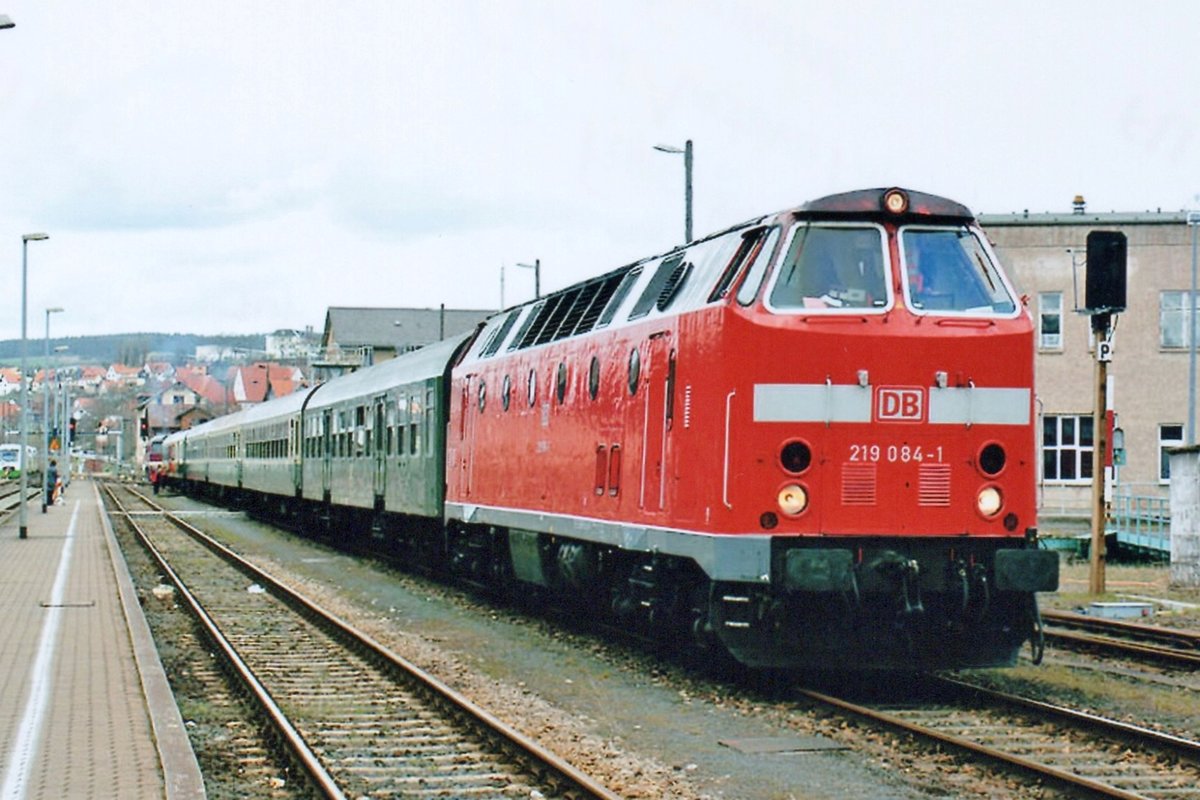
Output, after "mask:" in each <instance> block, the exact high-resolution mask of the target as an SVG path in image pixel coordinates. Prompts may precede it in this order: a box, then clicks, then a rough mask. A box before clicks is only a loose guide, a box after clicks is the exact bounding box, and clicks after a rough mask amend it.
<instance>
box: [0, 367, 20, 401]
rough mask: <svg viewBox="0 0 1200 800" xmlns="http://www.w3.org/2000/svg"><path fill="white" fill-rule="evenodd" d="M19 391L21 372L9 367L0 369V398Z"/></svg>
mask: <svg viewBox="0 0 1200 800" xmlns="http://www.w3.org/2000/svg"><path fill="white" fill-rule="evenodd" d="M19 391H21V371H20V370H19V369H12V368H9V367H4V368H0V397H4V396H5V395H9V394H12V393H13V392H19Z"/></svg>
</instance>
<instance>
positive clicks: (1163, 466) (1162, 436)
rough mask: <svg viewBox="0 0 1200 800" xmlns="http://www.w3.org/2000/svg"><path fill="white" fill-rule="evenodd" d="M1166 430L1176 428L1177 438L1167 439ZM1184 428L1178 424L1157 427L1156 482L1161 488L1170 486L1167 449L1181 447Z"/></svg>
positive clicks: (1163, 424) (1168, 423)
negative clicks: (1177, 430) (1177, 431)
mask: <svg viewBox="0 0 1200 800" xmlns="http://www.w3.org/2000/svg"><path fill="white" fill-rule="evenodd" d="M1167 428H1178V429H1179V436H1178V438H1175V437H1172V438H1169V439H1168V438H1167V436H1166V433H1167V431H1166V429H1167ZM1183 434H1184V426H1183V425H1182V424H1180V423H1178V422H1163V423H1160V424H1159V426H1158V482H1159V484H1160V485H1162V486H1170V485H1171V466H1170V459H1169V458H1168V457H1167V453H1166V451H1167V449H1168V448H1171V447H1183Z"/></svg>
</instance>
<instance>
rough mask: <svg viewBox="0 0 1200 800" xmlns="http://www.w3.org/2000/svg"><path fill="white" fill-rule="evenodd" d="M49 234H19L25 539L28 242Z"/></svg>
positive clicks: (25, 520)
mask: <svg viewBox="0 0 1200 800" xmlns="http://www.w3.org/2000/svg"><path fill="white" fill-rule="evenodd" d="M49 238H50V235H49V234H46V233H26V234H22V236H21V458H20V462H19V463H20V464H21V480H20V483H18V484H17V485H18V488H19V490H20V498H21V500H20V506H19V508H20V511H19V512H18V514H17V520H18V522H17V530H18V531H19V533H18V536H19V537H20V538H22V539H25V538H27V537H28V536H29V515H28V512H27V511H26V510H25V492H26V491H27V488H28V486H29V478H28V477H26V475H27V473H28V472H29V458H28V453H27V452H26V451H27V449H28V447H29V379H28V376H27V375H26V366H25V362H26V356H27V349H28V347H27V344H26V342H27V339H26V335H25V330H26V316H27V315H26V313H25V309H26V298H27V296H28V295H27V292H26V287H27V285H28V280H27V278H28V275H29V268H28V266H29V243H30V242H41V241H45V240H46V239H49Z"/></svg>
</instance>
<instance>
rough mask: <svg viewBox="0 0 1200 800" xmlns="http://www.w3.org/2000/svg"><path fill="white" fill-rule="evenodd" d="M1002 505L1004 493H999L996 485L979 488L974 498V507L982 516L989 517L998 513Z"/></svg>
mask: <svg viewBox="0 0 1200 800" xmlns="http://www.w3.org/2000/svg"><path fill="white" fill-rule="evenodd" d="M1003 507H1004V495H1002V494H1000V489H999V488H998V487H995V486H985V487H983V488H982V489H980V490H979V494H978V496H976V498H975V508H976V510H978V511H979V513H980V514H981V515H982V516H984V517H986V518H987V519H991V518H992V517H994V516H996V515H997V514H999V513H1000V509H1001V508H1003Z"/></svg>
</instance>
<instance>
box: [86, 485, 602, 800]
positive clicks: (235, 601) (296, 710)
mask: <svg viewBox="0 0 1200 800" xmlns="http://www.w3.org/2000/svg"><path fill="white" fill-rule="evenodd" d="M105 491H106V493H107V495H108V497H109V500H110V502H111V503H112V504H113V506H114V507H115V509H116V512H115V513H117V514H123V515H125V516H126V517H127V518H128V520H129V522H130V524H131V526H132V527H133V528H134V529H135V531H136V535H137V536H138V537H139V539H140V540H141V541H142V542H143V544H144V545H145V546H146V547H147V549H148V550H149V551H150V552H151V554H152V556H153V557H154V559H155V560H156V561H157V562H158V564H159V566H160V567H161V569H162V570H163V572H164V574H165V575H166V576H168V578H169V580H170V581H171V582H172V583H174V585H175V590H176V592H177V593H178V595H179V597H180V600H181V602H182V603H183V604H184V605H186V606H188V607H190V608H191V610H192V613H193V614H195V615H196V617H197V619H198V620H199V621H200V624H201V625H202V626H203V627H204V629H205V630H206V632H207V635H208V636H209V638H210V639H211V640H212V642H213V643H214V645H215V648H216V650H217V651H218V655H219V656H220V657H222V658H224V659H225V660H227V662H228V664H229V670H230V671H232V672H233V674H236V675H237V676H238V678H239V679H240V681H241V683H242V684H243V685H244V686H245V687H246V690H247V691H248V692H249V693H250V694H251V695H252V696H253V697H254V698H255V700H256V702H257V705H258V707H259V708H261V709H262V712H263V714H264V715H265V717H266V718H267V719H268V720H269V724H270V725H271V726H272V728H273V729H274V731H275V732H276V738H277V739H278V741H280V742H281V743H283V745H284V747H285V748H286V749H287V751H288V753H289V757H290V759H291V760H292V761H293V762H294V763H295V764H296V765H298V766H299V767H300V768H301V769H302V771H303V772H304V773H305V774H307V775H308V777H309V779H310V780H311V782H312V784H313V786H314V787H315V788H316V790H317V792H318V793H319V794H320V795H321V796H323V797H334V798H341V797H362V796H370V797H389V796H404V797H478V798H512V797H538V796H541V797H547V798H548V797H564V798H572V799H573V800H584V799H585V798H586V799H599V798H605V799H606V800H615V798H616V797H617V795H615V794H614V793H612V792H610V791H609V790H608V789H606V788H605V787H604V786H602V785H600V784H599V783H598V782H596V781H594V780H592V779H591V778H590V777H589V776H587V775H585V774H583V773H582V772H580V771H579V770H577V769H575V768H574V767H573V766H571V765H570V764H567V763H566V762H564V761H563V760H561V759H559V758H558V757H557V756H555V755H554V754H553V753H550V752H549V751H547V750H545V749H544V748H541V747H540V746H539V745H538V744H537V743H535V742H533V741H532V740H530V739H528V738H526V737H525V736H523V735H522V734H520V733H519V732H517V731H515V730H513V729H511V728H509V727H508V726H506V725H505V724H504V723H502V722H501V721H499V720H497V719H496V718H494V717H492V716H491V715H490V714H488V713H487V712H486V711H484V710H483V709H481V708H478V707H477V706H475V705H474V704H473V703H472V702H471V701H470V700H468V699H467V698H465V697H463V696H462V695H460V694H459V693H457V692H455V691H454V690H452V689H451V688H449V687H448V686H446V685H445V684H443V683H441V682H440V681H438V680H437V679H436V678H434V677H433V676H431V675H429V674H427V673H425V672H423V671H422V670H420V669H419V668H417V667H416V666H415V665H413V664H411V663H409V662H407V661H405V660H404V659H402V658H401V657H399V656H397V655H395V654H394V653H391V652H390V651H388V650H387V649H386V648H384V647H383V646H382V645H380V644H378V643H376V642H374V641H373V640H372V639H371V638H370V637H369V636H367V635H366V634H364V633H362V632H361V631H358V630H356V629H354V628H353V627H352V626H350V625H347V624H346V623H344V622H342V621H340V620H338V619H337V618H335V617H334V616H333V615H331V614H329V613H327V612H325V611H323V610H321V609H320V608H318V607H317V606H316V605H315V604H314V603H312V602H311V601H309V600H307V599H305V598H303V597H302V596H300V595H299V594H297V593H296V592H294V591H293V590H291V589H290V588H288V587H285V586H283V585H282V584H280V583H279V582H278V581H276V580H275V579H273V578H272V577H271V576H270V575H268V574H266V573H265V572H263V571H261V570H259V569H257V568H256V567H254V566H253V565H252V564H249V563H248V562H246V561H244V560H242V559H240V558H239V557H237V556H236V554H234V553H232V552H231V551H229V550H227V549H226V548H224V547H223V546H221V545H220V544H219V543H217V542H215V541H214V540H212V539H210V538H209V537H207V536H205V535H204V534H203V533H202V532H201V531H199V530H197V529H196V528H194V527H193V526H191V525H189V524H187V523H186V522H184V521H183V520H181V519H179V518H177V517H175V516H172V515H171V514H169V513H168V512H166V511H165V510H163V509H161V508H159V507H158V506H157V505H155V504H153V503H152V502H151V501H150V499H149V498H146V497H145V496H143V495H140V494H137V493H136V492H133V491H132V490H131V489H130V488H129V487H123V486H122V487H116V488H114V487H113V486H112V485H109V486H107V487H106V489H105Z"/></svg>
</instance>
